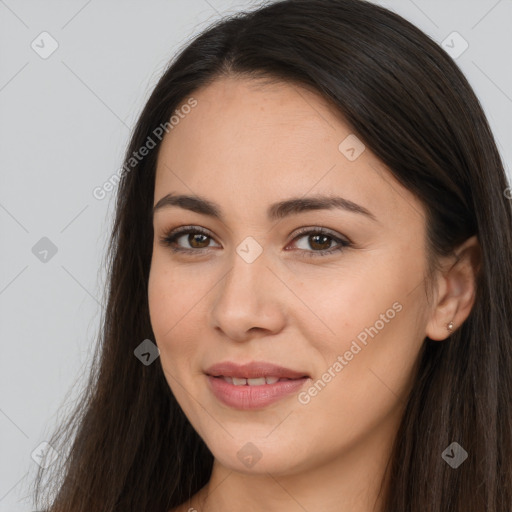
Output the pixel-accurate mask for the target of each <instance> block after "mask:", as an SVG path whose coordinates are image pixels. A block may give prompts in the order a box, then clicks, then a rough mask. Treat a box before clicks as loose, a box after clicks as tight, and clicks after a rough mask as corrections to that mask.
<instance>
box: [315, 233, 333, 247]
mask: <svg viewBox="0 0 512 512" xmlns="http://www.w3.org/2000/svg"><path fill="white" fill-rule="evenodd" d="M311 238H312V239H313V240H315V239H319V238H323V239H324V240H325V242H324V243H323V244H322V243H317V242H316V241H314V242H313V244H312V245H311V246H312V247H314V246H315V245H325V244H327V247H320V249H327V248H328V247H329V245H330V243H329V241H328V239H329V237H328V236H327V235H312V237H311ZM317 249H318V247H317Z"/></svg>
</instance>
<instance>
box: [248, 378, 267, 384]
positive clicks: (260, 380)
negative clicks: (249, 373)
mask: <svg viewBox="0 0 512 512" xmlns="http://www.w3.org/2000/svg"><path fill="white" fill-rule="evenodd" d="M247 384H249V386H263V384H265V377H260V378H258V379H247Z"/></svg>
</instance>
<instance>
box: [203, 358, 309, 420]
mask: <svg viewBox="0 0 512 512" xmlns="http://www.w3.org/2000/svg"><path fill="white" fill-rule="evenodd" d="M205 373H206V374H207V378H208V383H209V387H210V390H211V391H212V393H213V395H214V396H215V397H216V398H217V399H218V400H219V401H220V402H222V403H223V404H225V405H228V406H230V407H233V408H235V409H243V410H248V409H261V408H263V407H266V406H268V405H270V404H272V403H275V402H277V401H278V400H281V399H283V398H285V397H286V396H288V395H290V394H292V393H295V392H297V391H299V390H300V389H301V388H302V387H303V386H304V385H305V383H306V382H307V381H309V380H310V377H309V376H308V375H306V374H305V373H304V372H299V371H296V370H291V369H289V368H284V367H283V366H277V365H275V364H272V363H266V362H258V361H254V362H251V363H247V364H236V363H233V362H230V361H226V362H223V363H218V364H215V365H213V366H210V367H209V368H208V369H207V370H206V372H205ZM222 376H225V377H239V378H246V379H256V378H258V377H265V376H272V377H279V378H280V379H290V380H282V381H278V382H275V383H274V384H262V385H261V386H249V385H242V386H235V385H234V384H231V383H229V382H226V381H225V380H224V379H223V378H222Z"/></svg>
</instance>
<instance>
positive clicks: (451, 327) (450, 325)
mask: <svg viewBox="0 0 512 512" xmlns="http://www.w3.org/2000/svg"><path fill="white" fill-rule="evenodd" d="M447 328H448V330H449V331H450V332H451V331H453V322H450V323H449V324H448V325H447Z"/></svg>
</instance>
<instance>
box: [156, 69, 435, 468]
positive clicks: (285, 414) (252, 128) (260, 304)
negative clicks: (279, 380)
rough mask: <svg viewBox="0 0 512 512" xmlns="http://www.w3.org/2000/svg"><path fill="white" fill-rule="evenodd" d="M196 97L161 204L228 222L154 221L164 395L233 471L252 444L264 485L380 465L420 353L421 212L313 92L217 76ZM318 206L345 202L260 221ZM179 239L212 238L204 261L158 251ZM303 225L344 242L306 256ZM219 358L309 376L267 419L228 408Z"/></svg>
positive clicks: (174, 147) (168, 217) (168, 149)
mask: <svg viewBox="0 0 512 512" xmlns="http://www.w3.org/2000/svg"><path fill="white" fill-rule="evenodd" d="M194 97H195V98H196V99H197V106H196V107H195V108H194V109H193V110H192V111H191V113H190V114H188V115H187V116H185V118H184V119H182V120H181V121H180V123H179V125H178V126H176V127H175V128H174V129H173V130H172V131H171V132H170V133H169V134H167V135H166V137H165V138H164V140H163V142H162V146H161V148H160V151H159V155H158V165H157V169H156V180H155V194H154V204H155V205H156V204H157V203H158V202H159V201H160V200H161V199H162V198H164V196H166V195H168V194H171V195H174V196H177V195H184V196H185V195H187V196H194V197H195V198H202V199H205V200H207V201H209V202H211V203H214V204H215V205H217V206H218V207H219V209H220V214H221V216H220V217H215V216H213V215H207V214H205V213H199V212H198V211H197V204H198V203H197V202H196V203H194V205H195V206H194V208H192V209H190V207H191V205H192V202H190V201H188V202H186V201H185V202H182V203H181V204H182V206H183V205H184V204H186V205H188V206H187V207H180V206H179V205H176V204H173V205H169V204H168V205H167V206H162V207H161V208H158V209H156V210H155V213H154V232H155V240H154V247H153V256H152V262H151V271H150V277H149V291H148V299H149V306H150V315H151V323H152V327H153V331H154V334H155V338H156V343H157V345H158V347H159V349H160V351H161V364H162V367H163V369H164V373H165V375H166V378H167V381H168V384H169V386H170V388H171V390H172V392H173V394H174V395H175V396H176V399H177V400H178V402H179V404H180V406H181V407H182V409H183V411H184V412H185V414H186V415H187V417H188V418H189V420H190V422H191V423H192V425H193V426H194V428H195V429H196V431H197V432H198V433H199V435H200V436H201V437H202V438H203V439H204V440H205V442H206V444H207V445H208V447H209V448H210V450H211V451H212V453H213V454H214V456H215V458H216V459H218V460H219V461H220V462H221V463H222V464H223V465H224V466H225V467H228V468H231V469H235V468H236V469H238V470H239V469H240V460H239V459H238V458H237V456H236V454H237V452H238V450H239V449H240V447H241V446H243V445H244V444H245V443H246V442H248V441H249V440H251V442H252V443H253V444H255V445H257V446H258V447H259V448H258V449H259V450H261V452H262V453H264V457H262V458H261V460H260V461H259V463H258V466H257V467H256V466H255V469H254V470H255V471H257V472H262V473H263V472H265V471H272V472H274V471H277V472H287V471H292V468H293V471H299V470H301V469H307V468H308V467H310V466H312V465H315V464H320V463H326V462H327V461H330V460H332V459H333V457H336V456H341V455H342V454H344V453H345V454H347V453H359V454H360V455H361V454H362V453H365V452H366V451H368V450H371V449H374V450H375V453H381V452H382V450H381V449H378V448H377V447H379V446H380V445H382V444H383V443H387V442H388V441H389V439H391V437H392V435H393V433H394V432H395V431H396V428H397V425H398V422H399V420H400V415H401V413H402V410H403V403H402V399H401V397H403V396H405V393H406V392H407V390H408V389H409V386H410V384H411V378H412V376H413V372H414V368H415V364H416V361H417V358H418V354H419V352H420V348H421V346H422V342H423V340H424V327H425V325H424V324H425V321H426V315H427V311H428V306H427V304H426V301H425V295H424V285H423V280H424V279H423V276H424V275H425V269H426V264H425V262H426V246H425V212H424V210H423V207H422V205H421V203H420V202H419V201H418V200H417V199H416V198H415V197H414V196H413V195H412V194H411V193H410V192H409V191H408V190H406V189H405V188H403V187H402V186H401V185H400V184H399V183H398V182H396V181H395V180H394V178H393V177H392V175H391V173H390V172H389V171H387V170H386V169H385V167H384V166H383V165H382V164H381V163H380V162H379V161H378V160H377V158H376V157H375V155H373V154H372V152H371V150H370V148H368V147H365V149H364V151H362V152H361V154H360V155H359V156H358V157H357V158H355V159H351V158H348V157H347V154H348V156H351V155H352V154H353V153H352V152H350V151H349V152H348V153H346V152H345V153H344V152H343V151H344V149H343V147H342V149H341V150H340V143H341V142H342V141H344V140H346V139H347V137H348V136H349V135H355V134H353V132H352V130H351V128H350V126H349V125H348V124H346V123H345V122H344V121H343V120H342V119H341V117H340V116H339V115H337V114H335V113H334V112H335V111H334V109H333V108H332V106H331V105H329V104H328V103H327V102H326V100H324V99H323V98H322V97H320V96H318V95H317V94H315V93H313V92H311V91H308V90H306V89H302V88H301V87H299V86H298V85H293V86H292V85H290V84H286V83H281V84H271V85H270V84H268V85H262V84H259V83H255V82H254V81H251V80H249V79H240V78H237V79H235V78H223V79H218V80H217V81H215V82H213V83H212V84H210V85H209V86H207V87H205V88H203V89H201V90H199V91H196V93H194ZM349 149H350V148H349ZM320 196H322V197H324V198H325V197H336V198H343V199H344V200H345V202H344V203H343V206H340V204H339V203H338V204H337V205H336V206H333V207H332V208H329V209H326V208H323V209H309V210H308V209H304V208H303V209H302V211H300V212H298V211H295V213H290V212H288V214H287V215H283V216H282V217H280V218H279V219H278V220H276V219H273V220H271V219H269V217H268V209H269V208H270V207H271V205H275V204H277V203H280V202H283V201H286V200H288V199H291V198H301V199H306V198H313V197H316V198H318V197H320ZM349 205H352V206H349ZM353 205H357V206H359V207H361V210H363V209H364V210H366V211H368V212H370V213H371V216H370V215H367V214H365V213H362V211H356V209H354V206H353ZM192 210H194V211H192ZM282 211H285V210H282ZM372 217H373V218H372ZM180 226H193V227H194V228H201V229H203V230H206V231H207V232H208V236H211V240H212V241H211V242H210V244H209V247H208V249H206V250H204V249H201V248H198V249H194V247H193V246H191V245H190V241H191V237H190V236H188V235H184V236H182V237H181V238H180V239H179V247H181V248H188V249H191V250H195V251H196V252H195V253H194V254H191V253H185V252H174V251H173V250H172V249H171V247H170V246H169V245H164V244H162V243H161V242H160V238H161V237H162V236H164V234H166V233H167V231H168V230H172V229H175V228H178V227H180ZM304 227H308V228H311V231H315V230H316V231H318V229H320V228H322V229H324V230H325V231H327V234H328V235H329V236H330V237H334V238H336V237H338V238H340V239H349V240H350V241H351V242H352V245H351V246H349V247H345V248H343V249H342V250H340V251H337V252H332V253H330V254H328V255H325V256H319V255H317V254H313V253H314V252H315V244H314V243H313V242H314V240H312V237H313V236H315V233H311V234H309V235H301V236H300V237H299V238H297V239H296V240H295V238H296V236H295V234H296V233H297V232H298V230H299V229H301V228H304ZM248 237H251V238H252V240H253V241H254V245H253V246H251V249H250V250H252V251H256V250H257V251H259V252H260V253H259V254H258V255H257V257H255V258H254V259H251V258H248V257H245V258H244V252H243V251H240V250H239V249H240V246H241V244H242V242H244V241H245V243H247V239H248ZM294 240H295V241H294ZM292 241H293V243H292ZM320 241H321V240H320ZM176 242H178V241H176ZM316 244H317V245H316V246H318V244H319V242H318V241H317V242H316ZM176 245H178V244H177V243H176ZM290 245H291V246H292V247H293V249H292V250H288V251H285V250H284V248H285V247H287V246H290ZM335 245H336V244H335V243H334V242H333V243H332V244H331V246H335ZM199 247H200V245H199ZM258 247H259V249H258ZM260 249H261V251H260ZM199 251H202V252H199ZM316 251H318V250H317V249H316ZM253 254H254V253H253ZM250 260H251V261H250ZM224 361H233V362H236V363H240V364H241V363H245V362H249V361H264V362H269V363H272V364H275V365H278V366H282V367H285V368H288V369H292V370H296V371H297V372H299V373H301V374H304V375H308V376H309V379H307V380H305V381H304V384H303V386H302V387H301V388H300V389H296V390H294V391H293V392H291V393H289V394H288V395H285V396H283V397H281V398H279V399H278V400H277V401H274V402H273V403H270V404H268V405H265V406H264V407H260V408H257V407H256V408H253V409H244V408H240V407H239V408H237V407H235V406H232V405H226V403H224V402H223V401H222V400H220V399H219V398H218V396H217V395H216V394H215V393H214V392H213V391H212V388H211V385H210V382H209V379H208V376H207V375H206V370H207V369H208V368H209V367H210V366H212V365H214V364H216V363H220V362H224ZM349 419H350V421H349ZM297 446H300V447H301V449H300V450H299V449H295V448H296V447H297Z"/></svg>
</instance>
